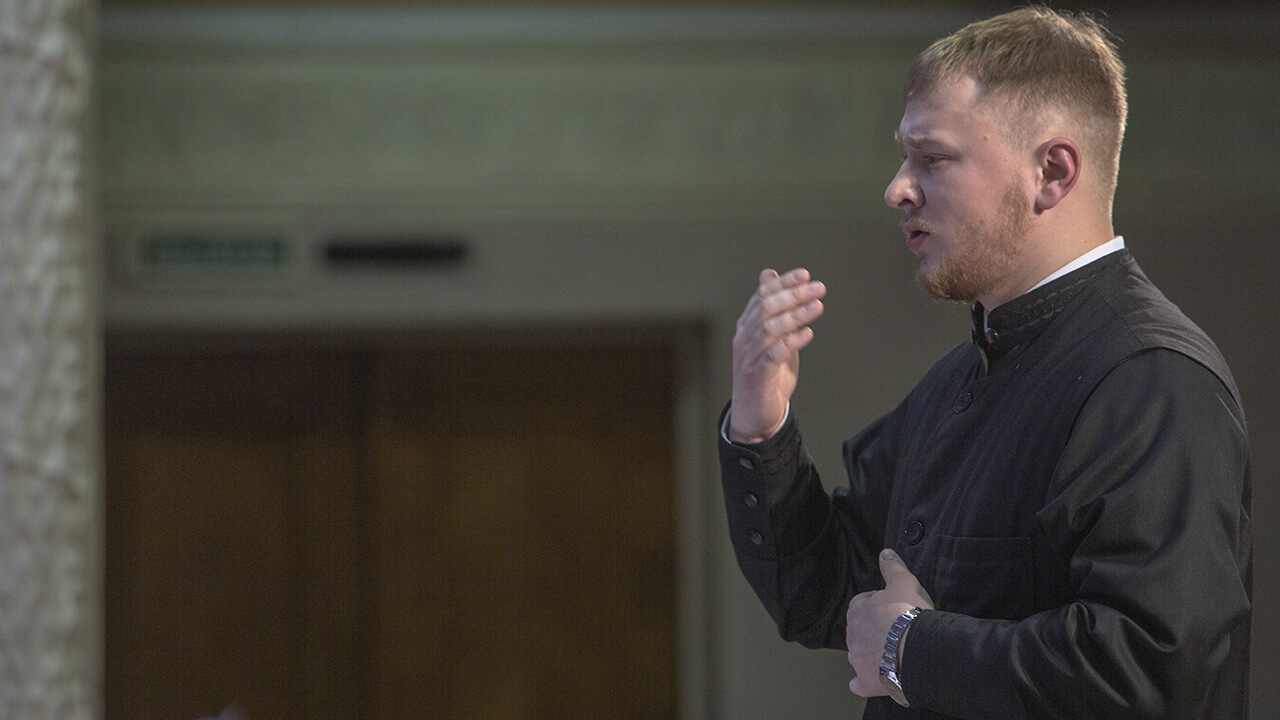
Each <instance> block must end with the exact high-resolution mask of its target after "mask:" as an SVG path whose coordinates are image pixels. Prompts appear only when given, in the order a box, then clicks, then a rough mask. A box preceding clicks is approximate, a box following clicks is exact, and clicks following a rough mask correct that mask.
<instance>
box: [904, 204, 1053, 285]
mask: <svg viewBox="0 0 1280 720" xmlns="http://www.w3.org/2000/svg"><path fill="white" fill-rule="evenodd" d="M1030 225H1031V214H1030V212H1029V211H1028V209H1027V207H1026V198H1025V196H1024V195H1023V194H1022V191H1021V189H1020V188H1019V187H1017V186H1015V185H1010V186H1009V187H1007V188H1006V189H1005V192H1004V196H1003V198H1002V202H1001V203H1000V205H999V211H998V212H996V213H992V214H991V215H990V216H986V217H983V216H977V215H975V216H972V217H969V218H967V219H965V220H964V221H963V222H961V223H960V226H959V227H958V228H957V229H956V231H955V233H954V235H953V238H954V243H953V246H952V249H951V253H950V254H949V255H947V256H943V257H941V258H940V259H939V261H938V263H937V265H936V266H935V267H932V268H928V269H926V267H925V262H924V259H923V258H922V259H921V262H920V266H919V269H918V270H917V272H916V281H917V282H918V283H919V284H920V287H921V288H922V289H923V290H924V291H925V292H926V293H928V294H930V295H932V296H933V297H936V298H940V299H943V300H959V301H962V302H973V301H974V300H976V299H978V298H979V297H981V296H982V295H984V294H986V293H988V292H990V291H992V290H993V289H995V288H996V287H998V286H999V285H1000V284H1001V283H1002V282H1003V281H1004V280H1005V279H1006V278H1008V276H1009V273H1010V272H1011V271H1012V270H1013V268H1014V266H1015V265H1016V264H1017V261H1018V259H1019V258H1020V257H1021V256H1022V251H1023V241H1024V239H1025V238H1026V236H1027V231H1028V229H1029V228H1030Z"/></svg>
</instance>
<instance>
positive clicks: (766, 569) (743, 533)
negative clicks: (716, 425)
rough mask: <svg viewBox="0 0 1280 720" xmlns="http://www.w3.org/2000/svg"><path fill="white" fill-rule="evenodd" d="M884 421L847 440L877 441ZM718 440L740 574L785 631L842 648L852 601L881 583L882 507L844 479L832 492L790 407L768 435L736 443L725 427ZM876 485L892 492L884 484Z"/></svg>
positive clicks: (792, 636) (789, 637)
mask: <svg viewBox="0 0 1280 720" xmlns="http://www.w3.org/2000/svg"><path fill="white" fill-rule="evenodd" d="M725 413H726V414H727V413H728V409H726V410H725ZM724 417H725V415H722V416H721V422H720V426H721V427H722V428H723V426H724ZM883 424H884V422H883V421H881V422H878V423H875V424H873V425H872V426H871V427H869V428H867V429H866V430H864V431H863V432H862V433H861V434H860V435H859V436H858V437H857V438H855V440H851V441H850V443H855V441H857V442H859V443H861V444H866V445H877V444H878V441H879V438H881V437H882V432H881V430H882V427H883ZM719 448H720V468H721V481H722V486H723V492H724V504H725V510H726V517H727V518H728V521H729V537H730V539H731V541H732V543H733V549H734V555H735V556H736V558H737V560H738V566H739V567H740V568H741V570H742V574H743V576H744V577H745V578H746V579H747V582H748V583H749V584H750V585H751V587H752V589H753V590H754V591H755V593H756V595H757V597H759V598H760V601H761V603H762V604H763V605H764V607H765V609H766V610H767V611H768V612H769V614H770V616H771V617H772V618H773V620H774V622H775V623H776V624H777V626H778V632H779V634H780V635H781V636H782V637H783V638H785V639H787V640H792V641H795V642H799V643H801V644H802V645H805V646H806V647H810V648H820V647H826V648H834V649H840V650H843V649H844V648H845V623H846V620H845V611H846V610H847V609H848V606H849V600H850V599H851V598H852V597H853V595H854V594H855V592H862V591H864V590H875V589H880V588H883V587H884V582H883V580H881V578H880V569H879V563H878V560H877V554H878V553H879V551H880V549H881V548H882V547H883V546H884V514H883V509H882V508H880V510H879V511H877V509H876V504H875V503H873V502H870V501H868V502H859V501H856V500H852V499H850V498H849V497H848V493H847V492H845V491H844V489H843V488H841V489H839V490H837V493H836V497H835V499H834V501H833V498H832V496H830V495H828V494H827V492H826V490H825V489H824V488H823V486H822V483H821V481H820V479H819V476H818V471H817V469H816V468H815V467H814V464H813V461H812V459H811V458H810V456H809V453H808V450H807V449H806V448H805V445H804V442H803V440H802V439H801V435H800V429H799V425H798V423H797V421H796V418H795V416H794V414H792V413H788V417H787V419H786V421H785V422H784V423H783V425H782V427H781V428H780V429H779V430H778V432H777V433H775V434H774V435H773V436H772V437H770V438H769V439H767V440H765V441H763V442H760V443H755V444H738V443H732V442H729V441H728V439H727V438H726V437H724V435H723V434H722V435H721V438H720V443H719ZM848 452H849V449H848V447H846V453H848ZM880 492H881V493H883V494H885V496H886V497H887V493H888V488H887V487H881V488H880Z"/></svg>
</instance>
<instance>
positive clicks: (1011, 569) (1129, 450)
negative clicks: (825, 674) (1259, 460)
mask: <svg viewBox="0 0 1280 720" xmlns="http://www.w3.org/2000/svg"><path fill="white" fill-rule="evenodd" d="M984 314H985V313H984V312H983V311H982V309H981V307H975V312H974V320H975V330H974V335H973V339H972V342H969V343H965V344H963V345H961V346H959V347H957V348H955V349H954V350H953V351H952V352H950V353H949V354H947V355H946V356H945V357H944V358H943V359H942V360H941V361H939V362H938V363H937V364H936V365H935V366H934V367H933V369H932V370H930V372H929V373H928V374H927V375H926V376H925V377H924V379H923V380H921V382H920V384H919V385H917V386H916V388H915V389H914V390H913V391H912V392H911V394H910V395H908V397H907V398H906V399H905V400H904V401H903V403H902V404H901V405H900V406H899V407H898V408H897V409H895V410H894V411H893V412H891V413H890V414H888V415H886V416H885V417H884V418H881V419H880V420H878V421H877V422H875V423H873V424H872V425H871V426H869V427H868V428H866V429H865V430H864V431H863V432H861V433H859V434H858V435H857V436H855V437H854V438H852V439H850V440H849V441H847V442H846V443H845V447H844V457H845V465H846V470H847V472H848V475H849V486H848V487H847V488H839V489H837V490H836V492H835V493H834V494H833V495H831V496H828V495H827V494H826V492H825V491H824V490H823V488H822V485H821V483H820V481H819V478H818V474H817V471H816V469H815V468H814V467H813V464H812V462H811V461H810V459H809V456H808V453H807V452H806V450H805V448H804V445H803V442H802V441H801V438H800V433H799V429H798V422H797V420H796V418H795V417H794V416H792V417H790V418H789V419H788V421H787V422H786V423H785V424H784V426H783V428H782V429H781V430H780V431H779V432H778V433H777V434H776V435H775V436H774V437H772V438H770V439H769V440H767V441H765V442H763V443H760V444H757V445H751V446H742V445H734V444H731V443H727V442H724V441H723V440H722V441H721V461H722V469H723V472H722V474H723V481H724V492H725V504H726V509H727V511H728V516H729V524H730V532H731V535H732V539H733V545H734V548H735V552H736V554H737V557H738V561H739V564H740V566H741V567H742V570H743V573H744V574H745V576H746V577H747V579H748V581H749V582H750V583H751V585H752V587H753V588H754V589H755V590H756V593H757V594H758V595H759V597H760V598H761V600H762V602H763V603H764V605H765V607H766V608H767V609H768V610H769V612H770V614H771V615H772V616H773V618H774V620H775V621H776V622H777V623H778V627H779V630H780V632H781V633H782V635H783V636H784V637H786V638H788V639H792V640H796V641H799V642H801V643H804V644H805V645H807V646H810V647H831V648H841V649H843V648H844V644H845V642H844V622H845V617H844V614H845V610H846V609H847V607H848V603H849V600H850V598H852V596H853V595H854V594H856V593H858V592H863V591H867V590H878V589H881V588H883V587H884V583H883V580H882V579H881V578H880V575H879V567H878V562H877V554H878V552H879V550H880V549H881V548H882V547H892V548H894V549H895V550H897V551H898V553H899V554H900V555H901V557H902V558H903V560H904V561H905V562H906V564H907V566H908V567H909V568H910V569H911V570H912V572H913V573H914V574H915V575H916V576H917V578H918V579H919V580H920V582H921V584H922V585H923V586H924V588H925V590H926V591H928V592H929V594H930V596H931V597H932V599H933V601H934V603H935V604H936V606H937V610H935V611H926V612H924V613H922V614H921V615H920V617H919V618H917V619H916V620H915V621H914V623H913V624H912V629H911V635H910V638H909V641H908V642H907V644H906V646H905V651H906V652H905V656H904V657H903V658H902V668H901V672H900V677H901V679H902V682H903V687H904V689H905V692H906V696H907V699H908V700H909V701H910V703H911V707H910V708H901V707H899V706H898V705H897V704H896V703H894V702H893V701H892V700H890V699H888V698H872V699H871V700H869V701H868V703H867V710H866V713H865V715H864V717H865V718H890V717H903V718H906V717H914V718H934V717H957V718H975V719H976V718H983V719H987V718H1019V717H1070V718H1112V717H1162V718H1197V717H1202V718H1244V717H1247V715H1248V671H1249V665H1248V659H1249V610H1250V594H1251V574H1252V568H1251V562H1252V560H1251V558H1252V543H1251V532H1250V527H1249V517H1248V511H1249V494H1250V469H1249V452H1248V440H1247V431H1246V428H1245V419H1244V414H1243V411H1242V409H1241V403H1240V399H1239V395H1238V392H1237V390H1236V387H1235V383H1234V381H1233V379H1232V377H1231V374H1230V371H1229V370H1228V368H1227V365H1226V363H1225V361H1224V360H1223V359H1222V356H1221V354H1220V353H1219V352H1218V350H1217V348H1216V347H1215V346H1214V344H1213V343H1212V341H1210V340H1209V338H1208V337H1207V336H1206V335H1205V334H1204V333H1203V332H1202V331H1201V330H1200V329H1199V328H1198V327H1196V326H1195V325H1194V324H1193V323H1192V322H1191V321H1190V320H1188V319H1187V318H1186V317H1185V316H1184V315H1183V314H1182V313H1181V312H1180V311H1179V310H1178V309H1177V308H1176V307H1175V306H1174V305H1173V304H1172V303H1170V302H1169V301H1168V300H1167V299H1166V298H1165V297H1164V296H1163V295H1162V294H1161V293H1160V292H1159V290H1157V289H1156V288H1155V286H1154V285H1152V284H1151V282H1150V281H1149V280H1148V279H1147V278H1146V276H1145V275H1144V274H1143V273H1142V271H1141V270H1140V269H1139V268H1138V266H1137V264H1136V263H1135V262H1134V261H1133V259H1132V257H1131V256H1130V254H1129V253H1128V251H1127V250H1121V251H1119V252H1116V253H1113V254H1112V255H1109V256H1106V257H1104V258H1102V259H1100V260H1097V261H1095V262H1093V263H1091V264H1089V265H1087V266H1085V267H1083V268H1080V269H1078V270H1076V271H1074V272H1072V273H1069V274H1067V275H1065V276H1063V277H1061V278H1058V279H1057V280H1054V281H1052V282H1050V283H1048V284H1046V285H1045V286H1043V287H1040V288H1037V289H1036V290H1033V291H1032V292H1030V293H1028V294H1026V295H1024V296H1022V297H1021V298H1018V299H1016V300H1014V301H1012V302H1009V303H1006V304H1004V305H1001V306H1000V307H998V308H996V309H995V310H994V311H993V312H992V313H991V314H990V317H989V318H988V319H987V322H988V323H989V326H990V328H991V333H989V334H988V333H983V332H981V331H980V329H981V328H982V327H983V326H982V320H983V315H984Z"/></svg>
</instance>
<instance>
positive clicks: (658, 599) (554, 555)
mask: <svg viewBox="0 0 1280 720" xmlns="http://www.w3.org/2000/svg"><path fill="white" fill-rule="evenodd" d="M180 345H181V344H180ZM180 345H179V346H180ZM673 367H674V353H673V351H672V349H671V348H670V347H669V346H666V345H663V344H661V343H654V344H643V345H637V344H631V343H629V344H625V345H622V344H618V345H611V344H580V345H575V346H552V345H542V344H531V343H527V342H524V343H514V342H513V343H495V342H492V341H488V342H484V343H479V342H477V343H472V344H469V345H462V346H457V345H455V346H451V347H449V348H442V347H434V348H433V347H425V348H421V347H420V348H411V349H404V348H401V349H383V348H379V347H376V346H370V347H365V348H358V347H347V348H340V349H329V350H324V351H316V350H307V349H298V348H275V349H253V348H251V347H249V346H240V347H239V348H238V349H234V350H229V351H228V350H222V351H220V350H210V349H204V350H199V351H185V352H184V351H179V350H173V349H165V348H163V347H160V346H158V345H155V344H145V345H130V344H128V343H112V342H110V341H109V343H108V353H107V368H106V377H107V392H106V419H107V422H106V459H107V465H106V467H107V474H106V488H107V490H106V491H107V577H106V587H107V608H106V630H107V634H106V644H107V647H106V653H107V655H106V660H107V668H106V670H107V677H106V691H107V717H108V719H109V720H112V719H114V718H143V717H148V718H192V720H194V718H199V717H203V716H207V715H213V714H216V713H218V712H219V711H220V710H221V709H222V708H223V707H225V706H228V705H236V706H238V707H240V708H242V710H243V713H244V715H245V717H247V718H248V720H262V719H267V720H274V719H277V718H314V717H335V718H338V717H341V718H379V719H380V720H381V719H391V720H393V719H395V718H405V719H408V718H415V719H416V718H458V719H459V720H465V719H467V718H486V719H489V718H522V719H523V718H531V719H536V718H557V719H560V718H592V719H593V720H595V719H597V718H663V717H667V718H671V717H675V714H676V711H675V706H676V698H675V678H676V672H675V640H676V638H675V611H674V602H675V601H674V596H675V587H674V586H675V569H674V549H673V548H674V538H673V518H674V508H673V507H672V482H671V474H672V451H671V447H672V443H671V427H672V421H671V416H672V406H671V398H672V394H673V387H674V379H673Z"/></svg>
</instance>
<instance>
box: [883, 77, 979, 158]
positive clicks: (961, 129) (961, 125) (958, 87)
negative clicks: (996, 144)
mask: <svg viewBox="0 0 1280 720" xmlns="http://www.w3.org/2000/svg"><path fill="white" fill-rule="evenodd" d="M989 105H990V104H989V103H984V102H983V96H982V89H981V86H980V85H979V84H978V82H977V80H975V79H974V78H973V77H970V76H965V77H959V78H954V79H950V80H943V81H941V82H939V83H938V84H937V85H935V86H934V87H932V88H931V89H929V90H927V91H925V92H923V93H921V94H920V95H918V96H916V97H914V98H912V99H911V100H910V101H909V102H907V106H906V110H905V111H904V112H903V115H902V122H901V123H900V124H899V125H898V131H897V132H896V133H895V135H896V137H897V139H898V142H900V143H902V144H904V145H906V144H919V143H920V142H922V141H924V140H926V139H927V140H932V141H937V142H942V143H946V144H961V143H965V142H971V141H975V140H979V139H991V138H993V137H994V136H995V130H996V129H997V127H998V123H997V121H996V118H995V117H994V114H993V113H992V112H991V108H990V106H989Z"/></svg>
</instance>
